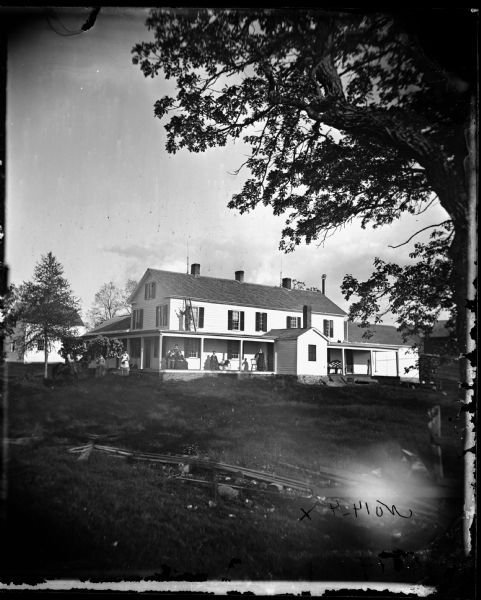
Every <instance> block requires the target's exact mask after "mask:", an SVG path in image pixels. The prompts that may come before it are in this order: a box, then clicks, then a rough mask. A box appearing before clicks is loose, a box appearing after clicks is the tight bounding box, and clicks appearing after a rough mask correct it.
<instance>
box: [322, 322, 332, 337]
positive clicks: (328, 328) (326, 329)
mask: <svg viewBox="0 0 481 600" xmlns="http://www.w3.org/2000/svg"><path fill="white" fill-rule="evenodd" d="M323 328H324V335H325V336H326V337H330V338H332V337H334V321H331V320H329V319H324V320H323Z"/></svg>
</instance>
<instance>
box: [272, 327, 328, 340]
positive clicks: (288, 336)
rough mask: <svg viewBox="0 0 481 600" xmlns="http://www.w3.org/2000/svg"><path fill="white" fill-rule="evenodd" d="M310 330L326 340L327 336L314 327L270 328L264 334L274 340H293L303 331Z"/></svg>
mask: <svg viewBox="0 0 481 600" xmlns="http://www.w3.org/2000/svg"><path fill="white" fill-rule="evenodd" d="M311 330H312V331H314V332H315V333H317V334H318V335H320V336H321V337H322V338H324V339H326V340H327V338H326V337H325V336H324V335H322V333H321V332H320V331H319V330H318V329H316V328H315V327H309V328H307V329H305V328H303V327H291V328H289V329H271V330H270V331H268V332H267V333H266V334H265V335H266V336H268V337H272V338H274V339H276V340H295V339H297V338H298V337H300V336H301V335H302V334H303V333H306V332H307V331H311Z"/></svg>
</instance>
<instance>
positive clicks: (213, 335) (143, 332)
mask: <svg viewBox="0 0 481 600" xmlns="http://www.w3.org/2000/svg"><path fill="white" fill-rule="evenodd" d="M129 318H130V317H129ZM304 331H305V330H304ZM104 333H105V334H106V335H108V336H109V337H111V336H114V335H115V336H117V337H122V338H133V337H145V336H149V337H151V336H154V335H162V337H190V338H201V337H203V338H209V339H221V340H225V339H227V340H243V341H248V342H249V341H252V342H268V343H274V342H275V338H274V337H272V336H270V335H268V334H265V335H251V334H245V335H244V334H242V332H237V333H218V332H213V331H181V330H178V331H176V330H172V329H169V330H162V329H134V330H130V329H123V330H105V329H103V330H102V331H100V329H95V330H93V331H89V332H88V333H87V334H85V335H84V336H83V337H94V336H97V335H101V334H104Z"/></svg>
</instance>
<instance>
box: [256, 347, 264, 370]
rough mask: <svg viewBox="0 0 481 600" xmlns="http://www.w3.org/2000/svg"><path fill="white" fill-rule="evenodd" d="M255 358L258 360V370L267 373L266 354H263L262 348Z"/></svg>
mask: <svg viewBox="0 0 481 600" xmlns="http://www.w3.org/2000/svg"><path fill="white" fill-rule="evenodd" d="M254 358H255V359H256V366H257V370H258V371H265V368H266V365H265V362H264V352H262V348H259V350H258V351H257V352H256V355H255V356H254Z"/></svg>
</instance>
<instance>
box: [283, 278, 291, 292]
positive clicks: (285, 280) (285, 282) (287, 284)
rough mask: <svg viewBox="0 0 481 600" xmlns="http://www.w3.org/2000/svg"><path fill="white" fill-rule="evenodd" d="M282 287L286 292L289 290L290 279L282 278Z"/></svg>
mask: <svg viewBox="0 0 481 600" xmlns="http://www.w3.org/2000/svg"><path fill="white" fill-rule="evenodd" d="M282 287H283V288H286V290H290V289H291V288H292V279H291V278H290V277H283V279H282Z"/></svg>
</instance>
